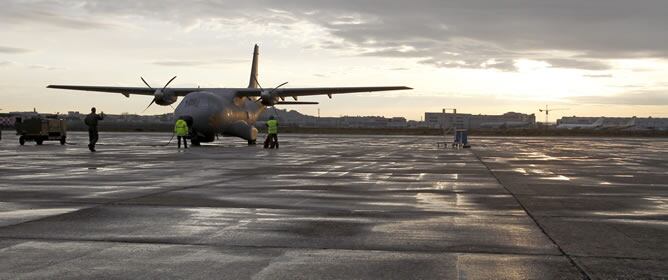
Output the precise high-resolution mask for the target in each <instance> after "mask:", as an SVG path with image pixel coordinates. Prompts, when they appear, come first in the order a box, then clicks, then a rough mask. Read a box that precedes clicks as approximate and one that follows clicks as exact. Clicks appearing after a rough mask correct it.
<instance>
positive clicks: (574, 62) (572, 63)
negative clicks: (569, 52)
mask: <svg viewBox="0 0 668 280" xmlns="http://www.w3.org/2000/svg"><path fill="white" fill-rule="evenodd" d="M545 62H547V63H548V64H550V66H551V67H554V68H574V69H583V70H609V69H610V68H611V67H610V65H609V64H607V63H605V62H602V61H597V60H582V59H569V58H558V59H548V60H546V61H545Z"/></svg>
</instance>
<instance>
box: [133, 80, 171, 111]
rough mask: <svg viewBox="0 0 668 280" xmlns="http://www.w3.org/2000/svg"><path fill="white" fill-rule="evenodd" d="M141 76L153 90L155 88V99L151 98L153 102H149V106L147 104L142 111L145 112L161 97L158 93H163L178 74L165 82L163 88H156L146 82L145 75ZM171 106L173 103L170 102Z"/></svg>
mask: <svg viewBox="0 0 668 280" xmlns="http://www.w3.org/2000/svg"><path fill="white" fill-rule="evenodd" d="M139 78H140V79H141V81H142V82H144V84H145V85H146V86H147V87H148V88H149V89H151V90H155V94H154V97H153V100H151V103H149V104H148V106H146V108H145V109H144V111H142V113H143V112H146V110H148V108H150V107H151V105H153V103H155V101H156V100H157V99H158V98H159V97H158V94H162V93H163V92H164V91H165V90H166V89H167V87H168V86H169V84H171V83H172V81H174V79H176V76H174V77H172V78H171V79H169V81H168V82H167V83H166V84H165V86H163V87H162V89H154V88H153V87H151V85H149V84H148V83H147V82H146V80H144V77H139ZM170 106H171V104H170ZM172 108H173V107H172Z"/></svg>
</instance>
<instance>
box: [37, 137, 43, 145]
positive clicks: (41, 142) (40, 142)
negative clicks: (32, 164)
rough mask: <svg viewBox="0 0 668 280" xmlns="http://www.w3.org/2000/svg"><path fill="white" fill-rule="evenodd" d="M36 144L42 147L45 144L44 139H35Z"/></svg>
mask: <svg viewBox="0 0 668 280" xmlns="http://www.w3.org/2000/svg"><path fill="white" fill-rule="evenodd" d="M35 143H37V145H42V144H43V143H44V139H42V138H37V139H35Z"/></svg>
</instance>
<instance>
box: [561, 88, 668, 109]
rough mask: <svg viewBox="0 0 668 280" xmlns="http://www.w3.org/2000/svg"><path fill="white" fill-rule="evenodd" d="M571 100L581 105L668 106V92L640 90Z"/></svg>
mask: <svg viewBox="0 0 668 280" xmlns="http://www.w3.org/2000/svg"><path fill="white" fill-rule="evenodd" d="M570 100H571V101H573V102H576V103H581V104H598V105H608V104H614V105H652V106H666V105H668V90H640V91H632V92H627V93H622V94H617V95H612V96H577V97H572V98H570Z"/></svg>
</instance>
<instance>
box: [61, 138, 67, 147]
mask: <svg viewBox="0 0 668 280" xmlns="http://www.w3.org/2000/svg"><path fill="white" fill-rule="evenodd" d="M66 140H67V138H66V137H65V136H63V137H60V145H65V143H67V141H66Z"/></svg>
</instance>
